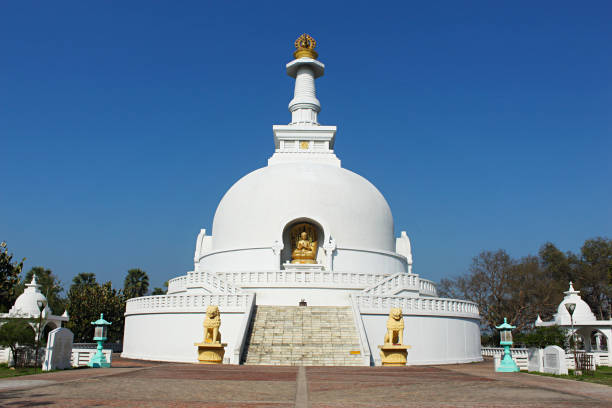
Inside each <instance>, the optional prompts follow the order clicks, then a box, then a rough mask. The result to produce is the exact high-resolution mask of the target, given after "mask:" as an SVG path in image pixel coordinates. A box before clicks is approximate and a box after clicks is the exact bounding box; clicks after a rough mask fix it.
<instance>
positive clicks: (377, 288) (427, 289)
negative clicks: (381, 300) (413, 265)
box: [363, 273, 438, 296]
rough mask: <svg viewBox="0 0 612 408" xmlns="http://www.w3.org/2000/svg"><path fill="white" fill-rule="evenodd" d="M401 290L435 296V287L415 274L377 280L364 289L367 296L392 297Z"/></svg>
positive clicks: (396, 275) (397, 275)
mask: <svg viewBox="0 0 612 408" xmlns="http://www.w3.org/2000/svg"><path fill="white" fill-rule="evenodd" d="M402 290H412V291H414V292H418V293H419V294H422V295H426V296H437V295H438V292H437V291H436V285H435V284H434V283H433V282H432V281H429V280H427V279H421V278H420V277H419V275H417V274H412V273H410V274H407V273H397V274H395V275H391V276H389V277H388V278H386V279H383V280H379V281H378V282H376V283H375V284H374V285H373V286H370V287H369V288H366V289H364V291H363V293H364V294H367V295H376V296H383V295H393V294H395V293H398V292H400V291H402Z"/></svg>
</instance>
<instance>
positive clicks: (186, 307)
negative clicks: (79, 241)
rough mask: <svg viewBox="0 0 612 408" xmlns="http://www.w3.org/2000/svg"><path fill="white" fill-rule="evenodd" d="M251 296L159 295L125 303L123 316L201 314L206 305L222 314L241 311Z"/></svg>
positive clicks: (134, 299)
mask: <svg viewBox="0 0 612 408" xmlns="http://www.w3.org/2000/svg"><path fill="white" fill-rule="evenodd" d="M252 296H253V295H251V294H219V295H198V294H194V295H187V294H177V295H159V296H143V297H139V298H133V299H129V300H128V301H127V302H126V306H125V314H126V315H129V314H138V313H164V312H170V311H172V312H202V311H203V310H205V309H206V306H208V305H218V306H219V307H220V308H221V311H222V312H223V311H224V310H223V309H224V308H225V309H228V311H234V310H243V309H245V308H246V307H247V305H248V304H249V301H250V299H251V297H252Z"/></svg>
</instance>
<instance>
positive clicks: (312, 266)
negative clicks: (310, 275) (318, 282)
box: [283, 262, 325, 272]
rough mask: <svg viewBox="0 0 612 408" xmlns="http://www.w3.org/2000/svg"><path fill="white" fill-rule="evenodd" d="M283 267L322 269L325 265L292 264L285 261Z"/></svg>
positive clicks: (301, 269) (296, 269)
mask: <svg viewBox="0 0 612 408" xmlns="http://www.w3.org/2000/svg"><path fill="white" fill-rule="evenodd" d="M283 269H285V270H286V271H309V272H310V271H323V270H325V265H322V264H294V263H289V262H287V263H285V264H283Z"/></svg>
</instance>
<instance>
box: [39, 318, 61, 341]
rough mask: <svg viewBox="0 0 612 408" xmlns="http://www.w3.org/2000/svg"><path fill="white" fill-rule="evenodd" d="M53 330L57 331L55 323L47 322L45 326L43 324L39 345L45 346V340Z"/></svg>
mask: <svg viewBox="0 0 612 408" xmlns="http://www.w3.org/2000/svg"><path fill="white" fill-rule="evenodd" d="M55 329H57V324H55V322H47V324H45V327H43V330H42V337H41V338H40V344H42V345H46V344H47V339H48V338H49V332H51V330H55Z"/></svg>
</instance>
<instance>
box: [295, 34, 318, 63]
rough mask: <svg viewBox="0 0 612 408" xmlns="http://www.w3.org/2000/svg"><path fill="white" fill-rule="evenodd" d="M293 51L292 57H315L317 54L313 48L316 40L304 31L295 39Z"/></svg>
mask: <svg viewBox="0 0 612 408" xmlns="http://www.w3.org/2000/svg"><path fill="white" fill-rule="evenodd" d="M294 45H295V48H296V50H295V52H294V53H293V58H295V59H298V58H312V59H317V57H318V56H319V54H317V52H316V51H315V50H314V49H315V47H316V46H317V42H316V41H315V39H314V38H312V37H311V36H309V35H308V34H306V33H304V34H302V35H300V36H299V37H298V39H297V40H295V43H294Z"/></svg>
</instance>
